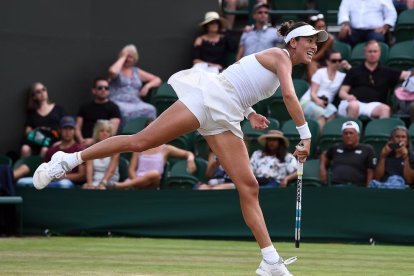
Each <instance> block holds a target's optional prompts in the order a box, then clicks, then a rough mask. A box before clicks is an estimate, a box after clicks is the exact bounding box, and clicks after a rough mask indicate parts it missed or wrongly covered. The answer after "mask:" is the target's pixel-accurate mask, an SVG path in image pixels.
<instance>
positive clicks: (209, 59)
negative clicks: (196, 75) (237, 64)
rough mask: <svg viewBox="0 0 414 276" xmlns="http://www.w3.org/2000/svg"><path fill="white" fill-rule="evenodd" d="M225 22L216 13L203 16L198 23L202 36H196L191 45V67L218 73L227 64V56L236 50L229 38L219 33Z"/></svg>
mask: <svg viewBox="0 0 414 276" xmlns="http://www.w3.org/2000/svg"><path fill="white" fill-rule="evenodd" d="M226 25H227V22H226V21H225V20H224V19H223V18H221V17H220V16H219V14H218V13H217V12H214V11H210V12H207V13H206V14H205V17H204V21H203V22H201V23H200V26H201V27H202V28H203V34H202V35H200V36H198V37H197V38H196V39H195V41H194V44H193V65H194V66H197V67H200V68H202V69H204V70H206V71H209V72H213V73H219V72H221V71H222V70H223V69H224V68H225V67H226V63H227V56H228V55H229V53H230V52H231V51H234V50H235V49H236V43H235V42H234V41H232V40H231V38H230V37H229V36H228V35H226V34H222V33H220V31H221V30H222V28H223V27H225V26H226Z"/></svg>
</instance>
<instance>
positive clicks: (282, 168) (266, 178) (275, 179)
mask: <svg viewBox="0 0 414 276" xmlns="http://www.w3.org/2000/svg"><path fill="white" fill-rule="evenodd" d="M258 141H259V143H260V144H261V145H262V146H263V150H256V151H255V152H253V154H252V157H251V158H250V164H251V166H252V168H253V173H254V175H255V176H256V179H257V181H258V182H259V185H260V188H276V187H281V188H284V187H286V186H287V184H288V182H289V181H291V180H294V179H296V177H297V175H296V170H297V161H296V159H295V157H294V156H293V155H292V154H291V153H289V152H288V147H289V140H288V139H287V138H286V137H285V136H283V132H281V131H279V130H270V131H269V132H268V133H266V134H263V135H261V136H259V138H258Z"/></svg>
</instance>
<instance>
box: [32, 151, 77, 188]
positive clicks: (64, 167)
mask: <svg viewBox="0 0 414 276" xmlns="http://www.w3.org/2000/svg"><path fill="white" fill-rule="evenodd" d="M65 155H66V153H64V152H63V151H58V152H56V153H55V154H53V156H52V159H51V160H50V161H49V162H47V163H43V164H41V165H40V166H39V167H38V168H37V169H36V171H35V173H34V174H33V185H34V186H35V188H36V189H38V190H41V189H43V188H45V187H46V186H47V185H48V184H49V183H50V181H52V180H53V179H58V178H61V177H62V176H64V175H66V173H67V172H70V171H71V168H70V167H69V165H68V163H67V162H66V161H64V160H63V157H64V156H65Z"/></svg>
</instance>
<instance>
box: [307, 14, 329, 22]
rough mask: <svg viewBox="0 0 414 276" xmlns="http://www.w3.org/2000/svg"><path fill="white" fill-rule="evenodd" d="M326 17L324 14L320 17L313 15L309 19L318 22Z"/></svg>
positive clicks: (319, 15)
mask: <svg viewBox="0 0 414 276" xmlns="http://www.w3.org/2000/svg"><path fill="white" fill-rule="evenodd" d="M324 18H325V17H324V16H323V14H321V13H320V14H318V15H312V16H311V17H309V19H310V20H311V21H318V20H320V19H324Z"/></svg>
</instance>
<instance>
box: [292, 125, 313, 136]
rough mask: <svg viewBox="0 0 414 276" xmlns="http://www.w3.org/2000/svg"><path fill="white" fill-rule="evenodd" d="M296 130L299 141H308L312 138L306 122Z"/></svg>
mask: <svg viewBox="0 0 414 276" xmlns="http://www.w3.org/2000/svg"><path fill="white" fill-rule="evenodd" d="M296 129H297V130H298V132H299V135H300V139H301V140H304V139H310V138H311V137H312V134H311V132H310V130H309V126H308V123H307V122H306V123H305V124H304V125H301V126H299V127H296Z"/></svg>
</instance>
